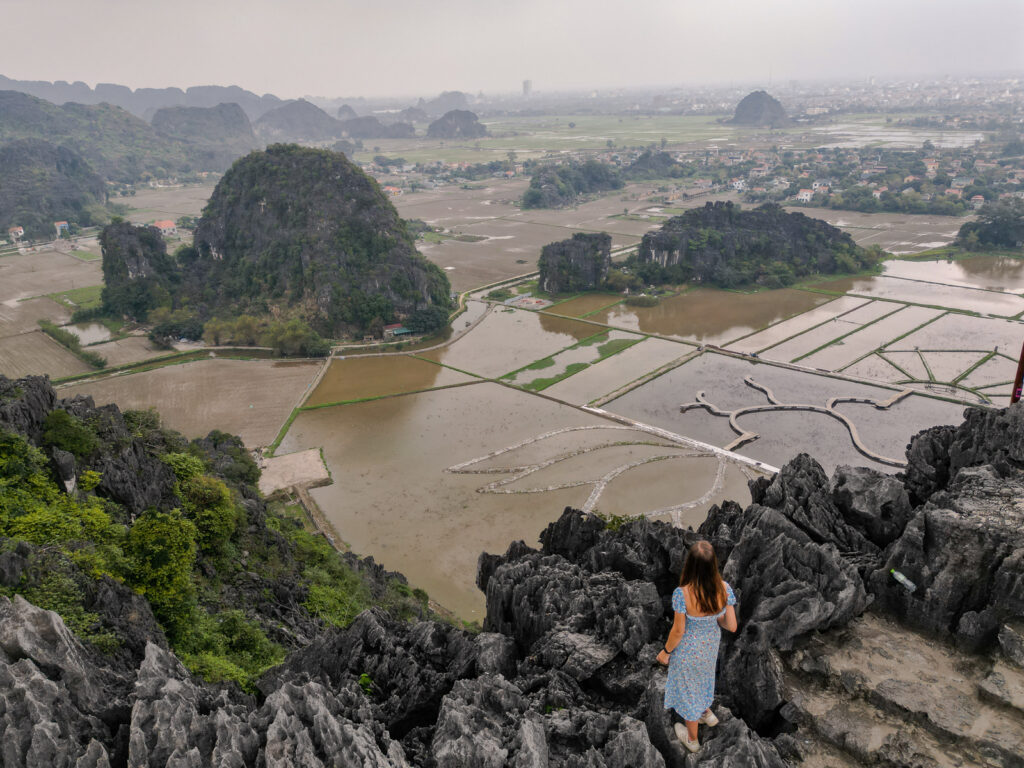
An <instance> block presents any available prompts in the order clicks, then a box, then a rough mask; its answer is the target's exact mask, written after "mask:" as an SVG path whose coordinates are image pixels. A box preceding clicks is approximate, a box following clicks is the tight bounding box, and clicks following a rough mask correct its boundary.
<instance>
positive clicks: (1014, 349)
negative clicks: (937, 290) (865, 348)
mask: <svg viewBox="0 0 1024 768" xmlns="http://www.w3.org/2000/svg"><path fill="white" fill-rule="evenodd" d="M1022 342H1024V323H1022V322H1021V321H1019V320H1003V319H999V318H988V317H972V316H970V315H959V314H954V313H949V314H947V315H943V316H942V317H940V318H938V319H937V320H935V322H932V323H929V324H928V325H926V326H924V327H923V328H921V329H920V330H917V331H914V333H912V334H910V335H909V336H906V337H905V338H902V339H899V340H897V341H894V342H892V344H891V345H889V346H890V348H891V349H893V350H907V349H909V350H913V349H914V348H919V349H944V350H961V349H981V350H993V349H995V348H996V347H998V348H999V351H1000V352H1003V353H1006V354H1009V355H1012V356H1014V357H1017V356H1018V355H1019V354H1020V349H1021V343H1022Z"/></svg>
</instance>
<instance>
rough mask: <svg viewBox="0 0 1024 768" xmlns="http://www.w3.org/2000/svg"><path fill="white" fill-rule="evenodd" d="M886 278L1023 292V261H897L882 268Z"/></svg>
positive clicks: (984, 258)
mask: <svg viewBox="0 0 1024 768" xmlns="http://www.w3.org/2000/svg"><path fill="white" fill-rule="evenodd" d="M883 267H884V270H885V272H884V274H885V275H886V276H887V277H902V278H906V279H910V280H923V281H925V282H929V283H943V284H945V285H959V286H963V287H965V288H982V289H984V290H986V291H1005V292H1012V293H1020V292H1021V291H1024V259H1022V258H1014V257H1012V256H1000V255H985V256H972V257H969V258H965V259H957V260H955V261H954V260H951V259H914V260H900V259H897V260H894V261H887V262H885V263H884V264H883Z"/></svg>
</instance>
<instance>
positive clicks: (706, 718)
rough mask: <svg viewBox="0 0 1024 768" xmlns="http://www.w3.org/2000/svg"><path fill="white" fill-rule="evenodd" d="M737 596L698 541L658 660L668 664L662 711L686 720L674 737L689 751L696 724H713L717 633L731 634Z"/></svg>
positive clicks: (676, 596) (688, 558) (711, 550)
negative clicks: (663, 708)
mask: <svg viewBox="0 0 1024 768" xmlns="http://www.w3.org/2000/svg"><path fill="white" fill-rule="evenodd" d="M735 605H736V596H735V595H734V594H733V592H732V587H730V586H729V585H728V584H726V583H725V582H724V581H722V575H721V574H720V573H719V572H718V558H717V557H716V556H715V550H714V547H712V546H711V544H709V543H708V542H706V541H698V542H697V543H696V544H694V545H693V546H692V547H690V551H689V552H688V553H687V555H686V562H685V563H683V573H682V575H681V576H680V577H679V586H678V587H676V589H675V591H674V592H673V593H672V610H673V611H675V614H676V615H675V620H674V621H673V622H672V630H671V631H670V632H669V633H668V640H667V641H666V642H665V647H664V648H663V649H662V651H661V652H660V653H659V654H658V661H659V662H660V663H662V664H667V665H668V682H667V683H666V684H665V709H672V710H674V711H675V712H676V714H677V715H679V717H681V718H682V719H683V720H684V721H685V722H686V727H685V728H684V727H683V724H682V723H679V722H677V723H676V724H675V732H676V736H677V737H678V738H679V740H680V741H681V742H683V746H685V747H686V748H687V749H688V750H690V751H691V752H696V751H697V750H698V749H700V743H699V742H698V741H697V726H698V725H699V724H700V723H703V724H705V725H708V726H715V725H718V718H717V717H715V713H714V712H712V711H711V700H712V699H713V698H714V697H715V661H716V660H717V659H718V643H719V641H720V640H721V639H722V629H726V630H728V631H729V632H735V631H736V609H735V608H734V607H733V606H735Z"/></svg>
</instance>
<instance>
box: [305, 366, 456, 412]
mask: <svg viewBox="0 0 1024 768" xmlns="http://www.w3.org/2000/svg"><path fill="white" fill-rule="evenodd" d="M472 380H473V379H472V377H471V376H466V375H465V374H462V373H459V372H457V371H453V370H451V369H450V368H445V367H443V366H440V365H437V364H436V363H430V362H427V361H426V360H420V359H418V358H415V357H410V356H408V355H394V356H387V357H358V358H350V359H345V360H332V361H331V363H330V367H329V368H328V369H327V373H325V374H324V377H323V378H322V379H321V380H320V383H319V384H318V385H317V388H316V389H315V390H313V393H312V394H311V395H310V396H309V400H307V401H306V402H305V403H304V405H323V404H324V403H337V402H341V401H344V400H359V399H362V398H366V397H380V396H382V395H396V394H400V393H402V392H416V391H419V390H422V389H431V388H433V387H443V386H447V385H449V384H459V383H461V382H464V381H472Z"/></svg>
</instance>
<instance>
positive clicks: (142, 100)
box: [0, 75, 284, 121]
mask: <svg viewBox="0 0 1024 768" xmlns="http://www.w3.org/2000/svg"><path fill="white" fill-rule="evenodd" d="M0 90H7V91H20V92H21V93H28V94H30V95H32V96H36V97H38V98H40V99H45V100H46V101H49V102H52V103H54V104H64V103H66V102H69V101H73V102H75V103H77V104H103V103H106V104H113V105H114V106H117V107H121V109H124V110H126V111H128V112H131V113H132V114H133V115H135V116H137V117H142V118H145V119H147V120H148V119H149V118H150V117H152V115H153V113H154V112H156V110H158V109H160V108H161V107H215V106H217V105H218V104H237V105H238V106H240V107H241V108H242V109H243V110H245V114H246V115H248V117H249V120H251V121H254V120H257V119H259V118H260V117H261V116H262V115H263V114H264V113H265V112H269V111H270V110H271V109H274V108H275V107H279V106H281V105H282V104H284V100H283V99H279V98H278V97H277V96H274V95H273V94H270V93H265V94H263V95H262V96H258V95H257V94H255V93H253V92H252V91H247V90H245V89H244V88H239V87H238V86H237V85H229V86H223V85H197V86H193V87H191V88H188V89H186V90H184V91H183V90H182V89H181V88H137V89H135V90H134V91H133V90H132V89H131V88H129V87H128V86H126V85H115V84H114V83H98V84H97V85H96V87H95V88H90V87H89V86H88V85H86V84H85V83H83V82H81V81H77V82H74V83H69V82H66V81H64V80H57V81H55V82H52V83H51V82H48V81H46V80H12V79H11V78H9V77H4V76H3V75H0Z"/></svg>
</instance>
